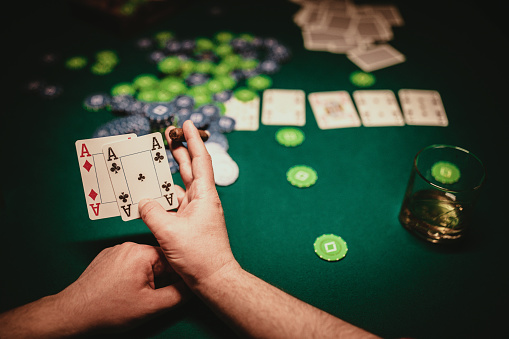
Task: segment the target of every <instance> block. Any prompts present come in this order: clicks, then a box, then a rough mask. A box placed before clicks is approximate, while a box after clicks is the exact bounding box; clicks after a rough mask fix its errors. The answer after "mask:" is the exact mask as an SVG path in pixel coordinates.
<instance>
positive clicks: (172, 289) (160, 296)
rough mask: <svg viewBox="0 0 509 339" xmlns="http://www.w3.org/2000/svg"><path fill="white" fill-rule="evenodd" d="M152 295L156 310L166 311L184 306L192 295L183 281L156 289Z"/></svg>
mask: <svg viewBox="0 0 509 339" xmlns="http://www.w3.org/2000/svg"><path fill="white" fill-rule="evenodd" d="M152 295H153V301H152V303H153V305H154V306H155V307H156V309H158V310H164V309H167V308H171V307H175V306H178V305H180V304H182V303H183V302H185V301H186V300H187V299H189V297H190V296H191V295H192V293H191V291H190V290H189V288H188V287H187V285H186V284H185V283H184V282H183V281H179V282H177V283H175V284H173V285H169V286H165V287H161V288H158V289H155V290H154V291H153V293H152Z"/></svg>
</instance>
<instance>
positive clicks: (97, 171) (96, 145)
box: [76, 133, 136, 220]
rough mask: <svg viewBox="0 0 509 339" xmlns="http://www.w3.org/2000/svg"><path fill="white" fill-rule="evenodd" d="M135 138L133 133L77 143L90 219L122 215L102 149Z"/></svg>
mask: <svg viewBox="0 0 509 339" xmlns="http://www.w3.org/2000/svg"><path fill="white" fill-rule="evenodd" d="M134 138H136V134H134V133H133V134H124V135H115V136H110V137H104V138H93V139H85V140H78V141H76V153H77V155H78V163H79V166H80V173H81V180H82V182H83V190H84V192H85V201H86V204H87V210H88V216H89V218H90V219H92V220H96V219H103V218H109V217H115V216H118V215H120V212H119V210H118V205H117V200H116V199H115V194H114V193H113V187H112V186H111V181H110V176H109V174H108V169H107V168H106V163H105V162H104V157H103V153H102V147H103V145H104V144H108V143H112V142H116V141H122V140H128V139H134Z"/></svg>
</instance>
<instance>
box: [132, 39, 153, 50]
mask: <svg viewBox="0 0 509 339" xmlns="http://www.w3.org/2000/svg"><path fill="white" fill-rule="evenodd" d="M136 47H137V48H138V49H140V50H142V51H146V50H149V49H151V48H152V47H154V40H152V39H151V38H141V39H138V40H137V41H136Z"/></svg>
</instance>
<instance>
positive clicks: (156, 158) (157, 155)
mask: <svg viewBox="0 0 509 339" xmlns="http://www.w3.org/2000/svg"><path fill="white" fill-rule="evenodd" d="M163 159H164V156H162V155H161V152H157V153H156V157H155V158H154V160H155V161H158V162H161V161H162V160H163Z"/></svg>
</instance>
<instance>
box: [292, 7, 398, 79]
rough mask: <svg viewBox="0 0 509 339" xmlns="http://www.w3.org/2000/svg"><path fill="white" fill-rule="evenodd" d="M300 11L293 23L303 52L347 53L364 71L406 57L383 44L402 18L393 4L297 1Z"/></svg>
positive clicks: (390, 63) (391, 36)
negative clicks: (303, 48)
mask: <svg viewBox="0 0 509 339" xmlns="http://www.w3.org/2000/svg"><path fill="white" fill-rule="evenodd" d="M294 1H295V2H298V3H299V4H300V5H301V6H302V8H301V9H300V10H299V11H298V12H297V13H296V14H295V16H294V21H295V23H296V24H297V25H299V26H300V27H301V29H302V37H303V40H304V46H305V48H306V49H309V50H313V51H328V52H331V53H340V54H343V53H346V54H347V57H348V58H349V59H350V60H351V61H352V62H353V63H355V64H356V65H357V66H359V67H360V68H361V69H362V70H363V71H365V72H371V71H374V70H377V69H380V68H384V67H388V66H391V65H395V64H398V63H401V62H403V61H405V56H404V55H403V54H401V53H400V52H398V51H397V50H396V49H394V48H393V47H391V46H390V45H388V44H386V42H387V41H390V40H392V39H393V31H392V27H394V26H402V25H403V24H404V23H403V19H402V18H401V15H400V13H399V11H398V9H397V7H396V6H393V5H355V4H353V3H352V2H350V1H349V0H337V1H330V0H320V1H314V0H299V1H296V0H294Z"/></svg>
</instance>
